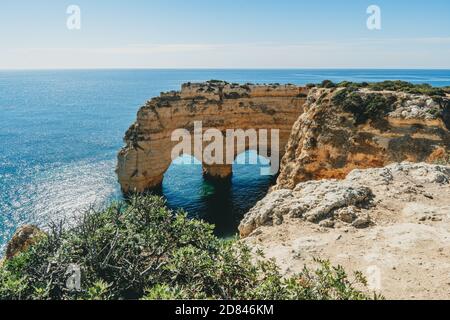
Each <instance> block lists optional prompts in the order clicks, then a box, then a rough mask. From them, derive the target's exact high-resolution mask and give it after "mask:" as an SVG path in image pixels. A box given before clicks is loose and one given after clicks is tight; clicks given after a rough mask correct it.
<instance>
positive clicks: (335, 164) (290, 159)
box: [275, 88, 450, 189]
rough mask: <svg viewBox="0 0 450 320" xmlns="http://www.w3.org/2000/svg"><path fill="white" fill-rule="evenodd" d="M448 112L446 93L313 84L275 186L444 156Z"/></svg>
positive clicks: (449, 138) (449, 140)
mask: <svg viewBox="0 0 450 320" xmlns="http://www.w3.org/2000/svg"><path fill="white" fill-rule="evenodd" d="M449 114H450V104H449V100H448V99H446V98H443V97H438V98H435V99H433V98H431V97H429V96H426V95H417V94H409V93H403V92H393V91H383V92H378V91H377V92H374V91H370V90H368V89H358V90H350V89H347V88H331V89H329V88H328V89H327V88H314V89H312V90H311V91H310V93H309V96H308V99H307V102H306V104H305V105H304V113H303V114H302V115H301V116H300V117H299V119H298V121H297V122H296V123H295V124H294V126H293V129H292V134H291V137H290V139H289V143H288V145H287V150H286V153H285V156H284V158H283V160H282V163H281V172H280V176H279V178H278V182H277V186H276V187H275V189H283V188H289V189H293V188H294V187H295V186H296V185H297V184H298V183H299V182H302V181H308V180H318V179H327V178H337V179H343V178H345V176H346V175H347V174H348V173H349V172H350V171H352V170H353V169H356V168H359V169H361V168H372V167H383V166H385V165H387V164H389V163H393V162H401V161H412V162H421V161H428V162H430V161H436V160H438V159H439V158H443V157H445V156H446V154H447V153H448V152H449V150H450V133H449V128H450V119H449Z"/></svg>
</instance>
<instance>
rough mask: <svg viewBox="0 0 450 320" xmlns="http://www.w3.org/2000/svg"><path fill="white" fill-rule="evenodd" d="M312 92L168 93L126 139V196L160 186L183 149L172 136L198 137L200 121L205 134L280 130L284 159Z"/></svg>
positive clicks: (142, 114)
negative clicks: (174, 154) (180, 131)
mask: <svg viewBox="0 0 450 320" xmlns="http://www.w3.org/2000/svg"><path fill="white" fill-rule="evenodd" d="M307 92H308V89H306V88H303V87H297V86H293V85H261V86H259V85H237V84H229V83H226V82H221V81H210V82H207V83H199V84H191V83H188V84H185V85H183V86H182V89H181V91H179V92H169V93H162V94H161V96H160V97H157V98H154V99H152V100H150V101H149V102H148V103H147V104H146V105H145V106H143V107H142V108H141V109H140V110H139V112H138V115H137V121H136V123H134V124H133V125H132V126H131V127H130V129H129V130H128V131H127V133H126V135H125V144H126V145H125V147H124V148H123V149H122V150H121V151H120V153H119V156H118V160H119V161H118V166H117V174H118V177H119V182H120V184H121V186H122V190H123V191H124V192H129V191H137V192H143V191H145V190H146V189H149V188H153V187H156V186H158V185H159V184H160V183H161V182H162V179H163V175H164V173H165V171H166V170H167V169H168V167H169V166H170V164H171V162H172V159H171V152H172V149H173V147H174V146H175V145H176V144H177V143H178V141H177V142H173V141H171V135H172V133H173V132H174V130H176V129H187V130H188V131H189V132H191V133H192V132H193V130H194V122H196V121H202V130H203V131H206V130H208V129H209V128H214V129H218V130H220V131H222V132H224V131H225V130H227V129H242V130H247V129H255V130H258V129H267V130H271V129H279V130H280V150H279V152H280V155H279V156H280V159H281V156H282V155H283V153H284V150H285V147H286V144H287V142H288V139H289V137H290V134H291V129H292V125H293V124H294V122H295V121H296V120H297V119H298V117H299V115H300V114H302V112H303V105H304V103H305V101H306V95H307ZM269 137H270V135H269ZM269 140H270V139H269ZM248 148H249V146H248V145H244V146H242V145H241V146H239V145H238V146H237V149H236V151H235V153H237V154H238V153H240V152H242V151H245V149H248ZM192 151H193V153H194V148H192ZM270 151H271V150H269V152H270ZM237 154H236V155H237ZM193 155H194V156H195V154H193ZM204 171H205V173H207V174H209V175H211V176H216V177H222V178H223V177H226V176H229V175H230V174H231V171H232V169H231V166H227V165H214V164H213V165H204Z"/></svg>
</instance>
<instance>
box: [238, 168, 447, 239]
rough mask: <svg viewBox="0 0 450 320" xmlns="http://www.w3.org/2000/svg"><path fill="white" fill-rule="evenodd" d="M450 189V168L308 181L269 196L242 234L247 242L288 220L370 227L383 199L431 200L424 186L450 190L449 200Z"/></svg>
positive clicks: (247, 217) (245, 221) (387, 171)
mask: <svg viewBox="0 0 450 320" xmlns="http://www.w3.org/2000/svg"><path fill="white" fill-rule="evenodd" d="M449 183H450V168H449V167H446V166H436V165H434V166H433V165H426V164H412V163H402V164H394V165H391V166H388V167H385V168H381V169H372V170H366V171H364V170H354V171H352V172H351V173H350V174H349V175H348V176H347V178H346V179H344V180H321V181H308V182H303V183H299V184H298V185H297V186H296V187H295V188H294V189H292V190H291V189H279V190H275V191H273V192H271V193H269V194H268V195H267V196H266V197H265V198H264V199H263V200H261V201H260V202H258V203H257V204H256V205H255V207H253V208H252V209H251V210H250V211H249V212H248V213H247V214H246V215H245V217H244V219H243V220H242V222H241V224H240V226H239V231H240V233H241V236H243V237H246V236H248V235H250V234H251V233H252V232H253V231H254V230H256V229H257V228H259V227H260V226H267V225H269V226H272V225H281V224H282V223H283V221H284V220H285V218H286V217H289V218H291V219H302V220H304V221H307V222H311V223H316V224H319V225H320V226H325V227H334V226H338V225H341V226H342V225H349V226H353V227H356V228H364V227H369V226H370V225H371V223H372V222H371V219H370V212H371V210H372V208H373V207H375V206H376V203H377V201H380V199H382V198H390V197H392V198H395V197H400V196H403V197H405V198H406V199H408V200H411V199H412V198H411V197H410V196H411V195H412V194H423V196H424V197H429V198H433V196H431V195H429V194H428V193H427V192H426V189H425V187H424V185H425V184H434V185H442V187H443V190H445V188H446V189H448V190H449V192H448V193H447V194H446V195H445V196H447V197H448V195H450V186H449ZM444 194H445V193H444ZM441 197H442V196H441ZM449 213H450V209H449Z"/></svg>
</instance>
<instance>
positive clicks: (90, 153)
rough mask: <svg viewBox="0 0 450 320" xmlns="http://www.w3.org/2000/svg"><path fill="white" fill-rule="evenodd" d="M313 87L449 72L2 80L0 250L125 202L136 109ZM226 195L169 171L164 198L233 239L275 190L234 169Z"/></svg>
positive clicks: (4, 76) (425, 78) (249, 170)
mask: <svg viewBox="0 0 450 320" xmlns="http://www.w3.org/2000/svg"><path fill="white" fill-rule="evenodd" d="M209 79H223V80H227V81H230V82H241V83H245V82H254V83H256V82H258V83H276V82H277V83H294V84H306V83H310V82H319V81H322V80H324V79H331V80H333V81H341V80H352V81H381V80H386V79H401V80H407V81H411V82H414V83H423V82H426V83H430V84H433V85H436V86H448V85H450V71H448V70H447V71H445V70H442V71H427V70H421V71H417V70H416V71H414V70H102V71H93V70H91V71H90V70H81V71H11V72H10V71H0V247H1V246H2V245H3V244H4V243H5V241H7V239H9V237H10V236H11V233H12V232H13V231H14V230H15V229H16V227H17V226H19V225H21V224H23V223H36V224H38V225H41V226H45V225H46V224H47V223H48V222H49V221H50V220H59V219H62V218H67V219H68V220H69V221H70V218H71V217H73V216H74V215H76V214H78V213H79V212H80V210H83V209H85V208H86V207H89V206H90V205H95V206H99V207H101V206H104V205H106V204H107V203H109V202H110V201H112V200H114V199H119V198H120V197H121V195H120V192H119V188H118V184H117V182H116V176H115V173H114V167H115V163H116V153H117V151H118V150H119V148H120V147H121V146H122V137H123V134H124V132H125V130H126V129H127V128H128V126H129V125H130V124H131V123H132V122H133V121H134V120H135V117H136V111H137V110H138V108H139V106H140V105H142V104H143V103H144V102H145V101H146V100H148V99H149V98H151V97H152V96H155V95H158V94H159V93H160V92H161V91H168V90H176V89H179V87H180V85H181V84H182V83H184V82H189V81H190V82H195V81H205V80H209ZM234 173H235V174H234V176H233V179H232V181H231V182H230V184H228V185H215V184H214V183H211V182H207V181H204V180H203V179H202V175H201V167H200V166H199V165H192V166H176V165H172V167H171V168H170V170H169V171H168V172H167V174H166V177H165V182H164V185H163V190H162V191H163V194H164V195H165V196H166V198H167V201H168V204H169V206H171V207H172V208H177V207H180V208H184V209H185V210H187V211H188V212H189V213H190V214H191V215H192V216H197V217H201V218H204V219H205V220H207V221H209V222H212V223H215V224H216V226H217V229H216V233H217V234H218V235H220V236H229V235H232V234H234V233H235V232H236V226H237V223H238V221H239V219H240V218H241V217H242V214H243V213H245V211H246V210H248V209H249V208H250V207H251V206H252V205H253V204H254V203H255V202H256V201H257V200H259V199H260V198H262V197H263V196H264V194H265V193H266V192H267V189H268V187H269V186H270V184H271V183H272V182H273V179H271V178H270V177H261V176H259V168H258V167H257V166H250V165H247V166H243V165H240V166H236V167H235V169H234Z"/></svg>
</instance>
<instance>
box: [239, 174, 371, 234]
mask: <svg viewBox="0 0 450 320" xmlns="http://www.w3.org/2000/svg"><path fill="white" fill-rule="evenodd" d="M371 197H372V192H371V190H370V189H369V188H367V187H364V186H353V185H351V184H349V183H348V182H345V181H337V180H326V181H308V182H304V183H300V184H298V185H297V187H295V189H294V190H288V189H283V190H275V191H273V192H271V193H270V194H268V195H267V196H266V197H265V198H264V199H263V200H261V201H260V202H258V203H257V204H256V206H255V207H254V208H252V209H251V210H250V211H249V212H248V213H247V214H246V215H245V217H244V219H243V220H242V221H241V224H240V226H239V231H240V234H241V236H243V237H245V236H248V235H249V234H250V233H251V232H252V231H253V230H254V229H255V228H257V227H258V226H261V225H273V224H274V221H275V220H276V219H279V218H278V217H280V216H284V215H288V216H290V217H295V218H301V219H303V220H307V221H309V222H314V223H320V222H321V221H323V220H325V219H328V218H331V217H334V216H335V214H336V210H338V209H341V208H345V207H348V206H358V205H362V204H367V203H368V202H369V201H370V199H371Z"/></svg>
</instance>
